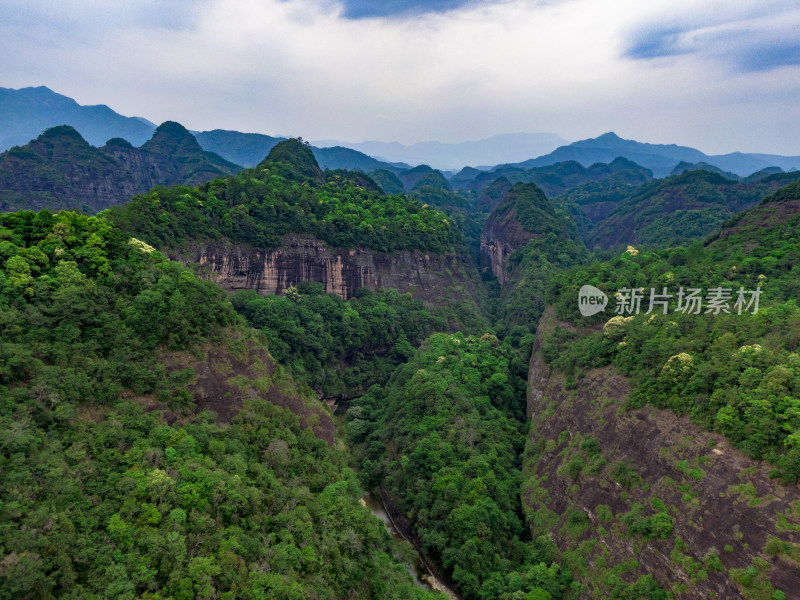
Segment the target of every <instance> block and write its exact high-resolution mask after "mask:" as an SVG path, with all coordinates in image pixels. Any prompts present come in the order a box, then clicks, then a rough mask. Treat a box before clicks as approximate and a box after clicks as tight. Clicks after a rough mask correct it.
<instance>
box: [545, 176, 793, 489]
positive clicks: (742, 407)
mask: <svg viewBox="0 0 800 600" xmlns="http://www.w3.org/2000/svg"><path fill="white" fill-rule="evenodd" d="M799 220H800V182H796V183H794V184H792V185H790V186H786V187H784V188H782V189H780V190H778V191H777V192H776V193H774V194H773V195H771V196H768V197H767V198H765V199H764V200H763V201H762V202H761V203H759V205H758V206H756V207H754V208H752V209H750V210H749V211H746V212H745V213H742V214H741V215H740V216H738V217H736V218H734V219H732V220H730V221H728V222H727V223H726V225H725V226H724V227H723V228H722V230H721V233H720V234H719V236H717V237H716V238H715V239H713V240H712V241H710V242H709V243H708V244H707V245H706V246H703V245H701V244H699V243H697V244H694V245H691V246H688V247H678V248H673V249H669V250H653V251H641V252H639V251H636V250H635V249H632V250H630V251H629V252H626V253H623V254H621V255H620V256H618V257H616V258H614V259H612V260H611V261H608V262H597V263H593V264H591V265H586V266H583V267H580V268H576V269H573V270H570V271H568V272H566V273H564V274H560V275H557V276H555V277H553V279H552V281H551V284H550V301H551V302H552V303H554V305H555V310H556V315H557V316H559V317H560V318H562V319H565V320H569V321H572V322H573V323H575V324H580V325H588V324H592V323H594V322H598V321H608V319H609V314H608V313H609V312H612V311H613V304H614V295H615V294H616V293H617V292H619V291H620V290H623V289H625V288H627V289H632V288H644V289H645V290H646V291H647V294H646V295H647V297H646V298H644V299H643V300H642V305H641V306H642V313H644V311H645V310H647V306H648V303H649V289H650V288H651V287H652V288H656V289H657V291H658V292H659V293H662V288H664V287H666V288H667V290H668V292H671V293H672V297H671V299H669V301H670V309H669V314H668V315H664V314H662V312H663V310H662V307H661V306H660V305H659V306H656V307H655V310H654V311H653V314H640V315H638V316H636V315H628V314H627V313H625V315H622V316H617V317H614V318H615V319H616V320H617V321H618V323H615V327H618V330H615V332H614V334H613V335H610V334H609V333H608V331H605V332H597V333H594V334H592V335H591V336H589V337H582V336H574V335H567V334H566V333H564V334H563V335H561V336H554V337H553V338H551V340H550V342H549V343H550V344H551V345H550V347H549V350H548V351H547V354H546V356H548V357H549V358H550V360H552V361H553V364H554V365H556V366H557V367H558V368H559V369H562V370H564V371H565V372H566V373H567V374H568V376H570V377H571V376H573V374H576V373H580V372H581V371H582V370H584V369H586V368H589V367H594V366H602V365H605V364H609V363H610V364H615V365H616V366H617V367H618V368H620V370H621V371H622V373H624V374H625V375H628V376H630V377H631V378H632V381H633V384H634V385H633V391H632V394H631V398H632V402H633V403H634V404H638V405H642V404H645V403H650V404H654V405H656V406H659V407H668V408H671V409H673V410H674V411H675V412H677V413H679V414H682V413H687V414H689V415H691V416H692V418H693V419H694V420H696V421H697V422H698V423H700V424H701V425H703V426H704V427H707V428H709V429H713V430H717V431H720V432H722V433H724V434H725V435H727V436H728V437H730V438H731V440H732V441H733V443H734V444H736V445H737V446H738V447H739V448H741V449H742V450H743V451H745V452H746V453H747V454H749V455H750V456H751V457H753V458H757V459H762V458H763V459H766V460H769V461H770V462H772V463H774V464H775V465H776V467H778V470H777V471H776V475H780V476H781V477H782V478H783V479H784V480H785V481H787V482H791V483H796V482H797V481H798V480H800V446H798V444H797V443H796V441H797V440H796V438H797V435H796V434H797V431H798V427H800V420H798V415H800V413H798V404H797V402H798V401H797V400H796V398H797V395H798V393H800V379H799V378H798V374H799V373H800V370H799V369H800V359H799V358H798V354H797V350H798V347H799V346H798V343H799V342H798V340H799V338H798V336H800V311H798V307H797V298H798V297H800V272H798V269H800V266H799V265H800V240H798V231H799V230H800V229H798V225H799ZM585 284H590V285H594V286H596V287H598V288H600V289H601V290H603V291H604V292H605V293H606V294H607V295H608V296H609V297H610V298H611V305H612V308H610V309H608V310H606V312H605V313H600V314H599V315H597V316H595V317H589V318H587V317H582V316H581V315H579V314H578V312H577V303H576V302H575V298H577V294H578V289H579V288H580V287H581V286H582V285H585ZM678 288H684V289H687V290H688V289H689V288H698V289H700V290H701V291H702V293H703V298H704V301H705V299H706V294H707V291H708V290H709V289H712V288H720V289H723V290H728V291H729V299H728V300H727V301H726V302H724V303H723V305H722V306H721V307H720V308H719V309H717V310H714V311H712V314H710V315H709V314H708V309H707V308H706V307H705V306H703V308H702V311H701V312H702V313H703V314H699V315H698V314H693V311H688V312H687V311H685V310H684V311H682V312H678V311H675V310H674V309H675V307H676V304H675V303H676V302H677V298H676V297H675V293H676V292H677V290H678ZM739 289H743V290H745V295H744V300H745V305H744V306H738V308H737V305H736V304H735V303H736V301H737V300H738V299H739V296H738V292H737V290H739ZM755 290H759V296H758V306H757V307H756V306H755V305H753V304H751V301H752V300H753V299H752V298H751V296H752V292H754V291H755ZM748 305H749V307H750V308H749V309H746V310H742V308H745V307H746V306H748ZM712 308H713V307H712ZM754 312H755V314H754ZM740 313H741V314H740ZM623 316H624V318H623ZM620 342H623V343H620Z"/></svg>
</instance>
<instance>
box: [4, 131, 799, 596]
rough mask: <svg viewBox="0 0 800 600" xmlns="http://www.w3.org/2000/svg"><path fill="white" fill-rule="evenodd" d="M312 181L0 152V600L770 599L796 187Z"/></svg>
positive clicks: (49, 149) (571, 170)
mask: <svg viewBox="0 0 800 600" xmlns="http://www.w3.org/2000/svg"><path fill="white" fill-rule="evenodd" d="M271 139H272V138H271ZM218 140H219V138H218ZM263 141H264V140H262V142H263ZM159 148H160V150H159ZM651 150H652V148H651ZM159 155H160V156H161V157H162V158H158V156H159ZM318 155H319V153H318V152H316V151H315V149H314V148H312V147H310V146H309V145H308V144H306V143H304V142H302V140H299V139H284V140H278V141H276V142H275V144H274V145H273V146H272V147H271V148H270V149H269V150H268V151H267V153H266V155H265V156H264V157H263V158H262V159H261V160H259V161H258V162H256V163H255V165H254V166H253V167H251V168H242V167H239V166H237V165H234V164H232V163H227V161H224V159H221V158H220V157H219V156H217V155H213V154H210V153H208V152H207V151H206V150H203V149H202V148H201V147H200V145H199V144H198V142H197V140H196V139H195V138H194V136H192V134H191V133H189V132H188V131H186V130H185V129H184V128H183V127H182V126H180V125H178V124H177V123H168V124H165V125H162V126H161V127H159V128H157V129H156V130H155V135H154V136H153V138H151V140H150V141H149V142H146V143H144V144H143V146H142V147H141V148H135V147H133V146H131V145H130V144H128V145H127V146H126V144H124V143H122V142H115V143H113V144H112V143H108V144H106V145H105V146H103V147H102V148H95V147H93V146H91V145H89V144H88V143H87V142H85V141H84V140H83V138H81V136H80V134H78V133H77V132H76V131H75V130H72V131H70V130H68V128H59V127H57V128H56V129H55V130H48V131H47V132H45V133H44V134H42V136H40V137H39V138H37V140H34V141H33V142H31V143H30V144H28V145H27V146H18V147H15V148H12V149H11V150H9V151H7V152H5V153H3V154H2V155H0V165H7V166H6V167H4V168H5V169H6V170H5V171H3V172H2V173H6V174H4V175H2V176H3V177H5V178H6V179H0V183H2V184H3V188H2V189H1V190H0V198H5V199H6V200H3V201H4V202H6V204H3V205H2V206H3V210H4V212H2V213H0V308H2V321H0V331H1V332H2V342H1V343H0V356H2V361H1V362H0V396H1V397H2V398H3V404H2V406H3V409H2V414H0V419H2V426H1V427H0V431H2V438H0V448H2V453H1V454H0V458H1V459H2V463H1V464H0V468H2V471H3V484H2V488H1V489H0V502H2V505H1V506H2V515H3V516H2V518H1V519H0V524H2V528H3V529H2V531H3V532H4V533H3V537H2V557H0V578H1V579H2V586H0V597H2V598H12V597H61V598H102V597H122V598H131V599H133V598H143V599H144V598H146V599H148V600H155V599H157V598H158V599H167V598H173V599H179V598H180V599H182V598H247V599H250V598H253V599H262V598H289V599H294V598H298V599H299V598H331V599H333V598H403V599H406V598H408V599H412V598H413V599H418V600H427V599H433V598H443V597H446V596H445V595H444V594H442V593H440V592H439V591H437V588H436V586H432V588H433V589H432V588H431V587H429V586H426V585H420V580H419V579H418V580H415V579H414V578H413V577H412V575H411V574H409V571H408V568H407V565H409V564H412V565H413V564H414V562H415V560H417V559H416V556H417V554H420V555H421V556H422V557H423V558H422V560H423V562H424V563H425V564H426V565H427V566H426V568H427V570H428V571H429V572H430V574H431V575H432V576H433V577H435V578H438V579H439V580H440V582H441V583H442V585H443V586H444V587H446V588H448V591H447V594H449V596H448V597H451V598H452V597H459V598H464V599H466V600H472V599H476V600H488V599H495V598H497V599H501V600H518V599H523V600H532V599H536V600H547V599H556V598H599V597H607V598H619V599H624V598H654V599H666V598H712V597H716V598H736V597H743V598H749V599H754V600H759V599H761V598H764V599H767V600H768V599H778V600H779V599H780V598H798V597H800V595H798V594H800V537H798V536H800V534H799V533H798V532H800V525H799V523H800V493H799V492H798V488H797V484H798V478H800V445H798V427H800V399H798V398H799V396H798V394H800V358H798V353H797V352H798V339H799V338H798V332H800V313H799V312H798V308H797V303H796V298H797V297H798V293H800V288H799V287H798V281H800V277H799V276H798V273H797V268H798V266H797V265H799V264H800V255H799V253H800V239H798V231H799V230H800V224H799V223H798V220H799V219H800V187H798V186H800V183H798V180H800V173H798V172H796V171H790V172H786V173H784V172H776V171H775V170H774V169H772V170H767V171H765V172H761V173H755V174H753V175H749V176H747V177H742V176H739V175H736V174H733V173H728V174H720V173H717V172H712V171H709V170H706V169H705V168H703V167H704V166H707V165H703V164H699V165H698V164H697V163H699V162H700V160H699V159H698V160H696V161H695V163H692V164H687V165H683V167H681V169H683V171H681V169H678V171H681V172H676V173H674V174H670V173H667V174H666V176H661V177H656V176H655V175H654V170H651V168H650V167H643V166H641V165H640V164H636V163H635V161H633V160H630V159H629V158H621V157H618V156H615V157H613V158H611V159H609V160H608V162H604V163H597V162H595V163H592V164H590V165H588V166H584V165H582V164H580V163H579V162H575V161H572V160H568V161H562V162H558V163H553V164H549V165H544V164H530V165H529V164H525V165H522V166H513V165H507V166H501V167H498V168H497V169H496V170H495V171H491V170H485V171H484V170H478V169H473V170H467V169H465V170H462V171H461V172H460V173H449V174H446V173H443V172H441V171H438V170H436V169H433V168H431V167H429V166H417V167H413V168H411V167H409V166H408V165H397V164H390V163H386V162H383V161H380V164H376V163H366V162H363V159H362V158H361V157H354V156H353V155H348V154H346V153H341V152H339V153H338V154H337V156H347V157H348V158H347V160H356V159H357V160H358V161H362V164H364V165H366V166H365V167H363V168H360V170H356V169H357V167H356V166H355V165H353V166H351V167H350V168H349V169H347V168H343V167H342V166H337V167H329V168H324V167H323V164H322V163H321V161H320V160H319V159H318ZM80 156H83V157H84V158H80ZM76 157H77V158H76ZM164 157H171V158H173V159H174V158H175V157H190V158H186V160H184V159H183V158H180V160H178V161H177V162H178V163H180V164H181V165H183V166H182V167H181V168H180V169H177V168H176V167H175V163H174V161H173V162H172V163H170V162H163V161H166V160H167V158H164ZM81 160H85V161H87V162H86V163H85V164H88V165H90V167H85V168H83V167H82V168H81V169H78V170H77V171H76V170H75V169H74V168H73V166H74V164H73V163H78V162H80V161H81ZM372 160H376V159H372ZM4 161H5V162H4ZM14 161H17V162H14ZM148 161H149V162H148ZM159 161H162V162H159ZM220 161H222V162H220ZM32 165H33V166H32ZM677 166H678V165H677V163H676V165H675V167H674V168H677ZM695 166H697V167H698V168H694V167H695ZM375 167H378V168H375ZM35 169H40V174H39V175H36V176H34V175H31V173H32V172H33V171H30V170H35ZM215 169H218V170H215ZM56 172H57V173H58V175H57V176H56V175H53V173H56ZM78 172H79V174H80V176H78V175H76V173H78ZM7 173H11V175H8V174H7ZM123 175H124V177H127V178H128V179H127V180H126V181H127V183H126V182H125V181H122V180H121V179H115V178H119V177H122V176H123ZM48 177H52V178H54V179H52V180H55V179H58V181H60V182H62V184H63V185H62V187H61V188H56V187H51V186H50V184H49V183H43V182H46V181H49V180H48ZM148 177H150V179H148ZM730 177H734V178H735V179H732V178H730ZM9 182H10V183H9ZM89 189H91V190H94V191H95V196H94V198H95V199H96V202H95V203H94V204H87V203H86V202H83V201H81V202H78V201H77V200H75V198H78V197H79V196H80V194H82V193H83V192H80V191H79V190H89ZM106 189H107V190H113V191H114V194H116V196H114V197H113V198H112V197H111V196H109V195H108V194H106V195H103V194H105V192H103V190H106ZM17 209H22V210H17ZM62 209H71V211H70V210H62ZM98 211H99V212H98ZM80 212H83V213H85V214H79V213H80ZM95 213H96V214H95ZM584 284H590V285H593V286H595V287H596V288H597V289H599V290H600V291H601V292H602V293H605V294H607V295H608V297H609V298H610V299H611V300H610V302H609V306H608V307H607V308H606V310H605V312H601V313H599V314H596V315H594V316H592V317H583V316H582V315H580V314H579V312H578V310H577V309H578V304H577V297H578V289H579V288H580V287H581V286H582V285H584ZM660 286H668V287H670V288H677V287H678V286H684V287H687V288H688V287H692V286H698V287H703V288H705V289H709V288H712V287H715V286H724V287H726V288H730V289H731V290H734V289H736V288H738V287H740V286H741V287H742V288H743V289H744V288H746V289H756V288H758V289H760V290H761V291H762V293H761V304H760V307H759V310H758V311H757V314H735V313H734V314H730V313H723V314H713V315H710V314H686V313H682V312H679V311H677V310H675V307H674V306H673V307H671V308H672V310H670V311H669V312H668V314H667V312H666V311H665V312H664V313H662V312H660V310H658V311H655V312H654V313H653V314H636V315H634V314H631V315H630V316H625V317H623V316H621V315H615V313H614V309H615V304H616V301H615V294H617V293H620V292H622V291H624V290H625V289H631V288H650V287H654V288H655V287H660ZM645 299H646V298H645ZM644 305H646V302H645V303H644ZM326 401H328V402H330V401H333V402H334V403H336V402H338V403H339V404H341V405H342V407H343V409H342V410H337V414H336V415H334V414H333V412H332V410H331V407H330V406H329V404H327V403H326ZM345 405H346V406H347V409H346V410H344V406H345ZM369 494H372V499H373V500H375V499H376V498H380V499H381V503H377V502H373V503H372V505H370V506H365V504H366V503H365V502H364V501H363V499H364V498H365V495H366V497H369ZM370 512H371V513H372V514H370ZM387 513H388V514H389V515H391V519H390V521H392V522H393V523H394V525H393V527H394V529H395V531H401V532H402V535H401V536H399V537H397V536H394V537H393V536H392V535H390V532H387V530H386V528H385V527H384V525H383V524H382V523H381V522H379V521H378V519H375V518H374V516H373V515H378V516H381V518H382V520H383V521H384V522H386V521H387V519H388V517H387V518H386V519H384V518H383V516H382V515H386V514H387ZM423 579H424V578H423Z"/></svg>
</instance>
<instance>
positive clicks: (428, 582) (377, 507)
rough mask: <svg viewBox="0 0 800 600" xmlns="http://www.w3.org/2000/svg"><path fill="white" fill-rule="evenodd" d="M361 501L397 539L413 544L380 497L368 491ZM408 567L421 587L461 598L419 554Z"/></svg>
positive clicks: (454, 598)
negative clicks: (429, 569)
mask: <svg viewBox="0 0 800 600" xmlns="http://www.w3.org/2000/svg"><path fill="white" fill-rule="evenodd" d="M361 502H362V504H364V506H366V507H367V508H369V510H370V512H371V513H372V514H373V515H375V516H376V517H378V518H379V519H380V520H381V521H383V524H384V526H385V527H386V531H388V532H389V535H391V536H392V537H393V538H396V539H400V540H405V541H407V542H408V543H409V544H411V541H410V540H406V538H405V537H403V534H401V533H400V532H399V531H398V530H397V527H395V525H394V523H392V518H391V517H390V516H389V515H388V514H387V512H386V508H385V507H384V506H383V502H382V501H381V499H380V497H376V496H375V495H374V494H370V493H367V494H366V495H365V496H364V498H363V499H362V500H361ZM411 546H412V547H413V544H411ZM406 568H407V569H408V572H409V574H410V575H411V577H412V578H413V579H414V583H416V584H417V585H418V586H419V587H421V588H424V589H426V590H428V591H431V590H436V591H439V592H442V593H443V594H445V595H446V596H447V597H448V598H449V599H450V600H460V596H458V594H456V593H455V592H454V591H453V590H452V589H451V588H449V587H448V586H447V585H446V584H445V583H444V582H442V581H441V580H440V579H439V578H437V577H436V576H435V575H433V574H432V573H431V572H430V571H428V569H427V568H426V567H425V565H424V564H423V562H422V560H420V558H419V556H417V559H416V560H415V561H414V564H413V565H409V564H406Z"/></svg>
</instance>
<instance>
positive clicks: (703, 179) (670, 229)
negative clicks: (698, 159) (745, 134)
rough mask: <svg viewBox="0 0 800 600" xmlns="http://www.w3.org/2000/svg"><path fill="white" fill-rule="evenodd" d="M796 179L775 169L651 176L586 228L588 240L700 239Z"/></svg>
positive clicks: (602, 243) (651, 243)
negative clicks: (740, 176) (739, 174)
mask: <svg viewBox="0 0 800 600" xmlns="http://www.w3.org/2000/svg"><path fill="white" fill-rule="evenodd" d="M799 178H800V173H798V172H792V173H778V174H775V175H769V176H767V177H765V178H764V179H761V180H760V181H757V182H752V183H742V182H739V181H734V180H731V179H726V178H725V177H723V176H722V175H720V174H718V173H711V172H709V171H702V170H701V171H686V172H684V173H682V174H680V175H673V176H671V177H667V178H665V179H659V180H655V181H653V182H651V183H648V184H645V185H643V186H641V187H640V188H639V189H638V190H635V191H633V192H632V194H631V195H630V196H628V197H626V198H624V199H622V200H621V201H620V202H619V204H618V205H617V206H616V207H615V208H614V210H613V211H612V212H611V213H610V214H608V216H606V217H605V218H604V219H602V220H601V221H600V222H599V223H597V225H596V226H595V227H594V228H593V229H591V231H589V232H588V234H587V236H586V245H587V246H588V247H589V248H592V247H595V246H598V247H600V248H604V249H608V248H613V247H615V246H618V245H623V244H631V245H634V246H637V245H640V244H641V245H644V246H648V247H669V246H676V245H679V244H685V243H688V242H690V241H692V240H697V239H702V238H704V237H707V236H708V235H711V234H712V233H713V232H714V231H716V230H717V229H718V228H719V226H720V225H721V224H722V223H723V222H724V221H726V220H727V219H729V218H731V217H732V216H734V215H735V214H736V213H738V212H740V211H742V210H744V209H747V208H750V207H752V206H754V205H755V204H756V203H757V202H758V201H759V200H761V199H762V198H763V197H765V196H766V195H768V194H770V193H772V192H774V191H775V190H777V189H778V188H780V187H781V186H784V185H786V184H788V183H790V182H792V181H796V180H797V179H799ZM605 200H606V199H605V198H603V197H601V198H600V201H605ZM591 204H592V203H591V199H588V200H587V201H586V202H585V203H584V204H582V205H581V207H580V208H581V211H583V212H585V211H588V210H591Z"/></svg>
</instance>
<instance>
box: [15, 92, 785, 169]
mask: <svg viewBox="0 0 800 600" xmlns="http://www.w3.org/2000/svg"><path fill="white" fill-rule="evenodd" d="M58 125H70V126H72V127H74V128H75V129H76V130H77V131H78V132H79V133H80V134H81V136H82V137H83V138H84V139H85V140H86V141H88V142H89V143H90V144H91V145H93V146H96V147H100V146H102V145H103V144H104V143H105V142H106V141H107V140H109V139H111V138H122V139H124V140H127V141H128V142H130V143H131V144H132V145H134V146H141V145H142V144H144V143H145V142H146V141H147V140H148V139H150V137H151V136H152V135H153V133H154V132H155V130H156V126H155V125H154V124H153V123H151V122H150V121H148V120H147V119H144V118H142V117H126V116H123V115H120V114H118V113H116V112H115V111H114V110H112V109H111V108H109V107H108V106H105V105H97V106H81V105H79V104H78V103H77V102H76V101H75V100H73V99H72V98H68V97H67V96H64V95H62V94H58V93H56V92H54V91H52V90H50V89H49V88H47V87H44V86H39V87H29V88H22V89H19V90H14V89H9V88H0V150H6V149H8V148H10V147H12V146H15V145H21V144H25V143H27V142H29V141H30V140H32V139H35V138H36V137H37V136H38V135H40V134H41V133H42V131H43V130H44V129H47V128H49V127H55V126H58ZM192 133H193V134H194V135H195V137H196V138H197V141H198V143H199V144H200V146H201V147H202V149H203V150H204V151H208V152H214V153H216V154H219V155H220V156H221V157H222V158H224V159H225V160H227V161H229V162H232V163H234V164H237V165H240V166H242V167H252V166H255V165H256V164H258V162H259V161H261V160H262V159H263V158H264V156H266V155H267V153H268V152H269V151H270V150H271V149H272V148H273V147H274V146H275V145H276V144H277V143H278V142H280V141H282V140H283V139H285V138H284V137H280V136H270V135H265V134H260V133H243V132H239V131H227V130H222V129H215V130H212V131H202V132H199V131H193V132H192ZM312 150H313V152H314V155H315V158H316V159H317V161H318V162H319V163H320V166H321V167H322V168H330V169H337V168H348V169H357V170H362V171H365V172H369V171H374V170H378V169H382V170H388V171H393V172H399V171H401V170H403V169H407V168H409V167H410V166H414V165H423V164H424V165H427V166H430V167H432V168H434V169H438V170H441V171H443V172H444V174H445V175H446V176H448V177H452V176H454V175H455V174H456V173H457V172H459V171H460V170H461V169H462V168H464V167H471V168H473V169H476V171H483V172H487V173H494V172H495V171H508V170H509V169H521V170H526V169H531V168H535V167H542V166H548V165H553V164H556V163H561V162H568V161H575V162H578V163H580V164H581V165H583V166H584V167H590V166H591V165H593V164H595V163H611V162H613V161H614V159H616V158H617V157H623V158H625V159H628V160H630V161H633V162H635V163H636V164H638V165H640V166H642V167H645V168H647V169H650V170H651V171H652V173H653V175H654V176H656V177H666V176H668V175H670V174H672V173H673V172H674V171H675V169H676V168H678V167H679V165H681V164H684V166H683V168H684V169H685V168H686V165H696V164H704V165H707V166H710V167H714V168H716V169H719V170H720V171H722V172H725V173H728V174H734V175H736V176H740V177H745V176H748V175H751V174H752V173H755V172H758V171H763V170H765V169H774V168H779V169H781V170H783V171H790V170H795V169H798V168H800V156H781V155H775V154H763V153H742V152H732V153H728V154H721V155H707V154H705V153H703V152H701V151H700V150H697V149H695V148H690V147H688V146H679V145H676V144H651V143H643V142H638V141H635V140H626V139H623V138H621V137H620V136H618V135H617V134H615V133H613V132H608V133H605V134H603V135H600V136H598V137H595V138H590V139H585V140H579V141H576V142H572V143H567V142H566V140H564V139H563V138H561V137H559V136H558V135H556V134H554V133H510V134H502V135H497V136H494V137H491V138H487V139H483V140H475V141H467V142H461V143H443V142H438V141H429V142H420V143H416V144H411V145H403V144H400V143H397V142H379V141H365V142H343V141H339V140H320V141H317V142H315V143H314V146H313V147H312ZM461 175H462V176H463V173H461ZM475 175H476V176H477V175H478V173H475ZM486 177H487V178H491V179H494V178H493V177H491V176H486Z"/></svg>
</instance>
